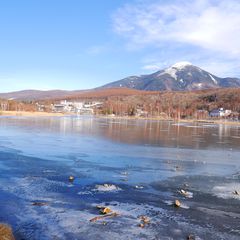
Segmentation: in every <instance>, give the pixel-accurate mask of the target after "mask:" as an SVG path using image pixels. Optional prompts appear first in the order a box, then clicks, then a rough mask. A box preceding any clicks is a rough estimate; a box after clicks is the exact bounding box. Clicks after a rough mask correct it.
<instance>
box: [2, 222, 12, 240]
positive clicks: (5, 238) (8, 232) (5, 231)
mask: <svg viewBox="0 0 240 240" xmlns="http://www.w3.org/2000/svg"><path fill="white" fill-rule="evenodd" d="M0 239H1V240H15V238H14V236H13V232H12V229H11V227H9V226H8V225H6V224H2V223H0Z"/></svg>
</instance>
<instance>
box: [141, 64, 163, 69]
mask: <svg viewBox="0 0 240 240" xmlns="http://www.w3.org/2000/svg"><path fill="white" fill-rule="evenodd" d="M142 69H143V70H147V71H158V70H160V69H161V67H160V66H158V65H156V64H151V65H145V66H143V67H142Z"/></svg>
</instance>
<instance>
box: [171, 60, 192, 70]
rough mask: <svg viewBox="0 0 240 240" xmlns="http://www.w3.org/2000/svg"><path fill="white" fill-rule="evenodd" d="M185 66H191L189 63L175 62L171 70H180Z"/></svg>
mask: <svg viewBox="0 0 240 240" xmlns="http://www.w3.org/2000/svg"><path fill="white" fill-rule="evenodd" d="M187 66H192V64H191V63H190V62H185V61H184V62H177V63H175V64H173V65H172V66H171V68H177V69H178V70H181V69H183V68H185V67H187Z"/></svg>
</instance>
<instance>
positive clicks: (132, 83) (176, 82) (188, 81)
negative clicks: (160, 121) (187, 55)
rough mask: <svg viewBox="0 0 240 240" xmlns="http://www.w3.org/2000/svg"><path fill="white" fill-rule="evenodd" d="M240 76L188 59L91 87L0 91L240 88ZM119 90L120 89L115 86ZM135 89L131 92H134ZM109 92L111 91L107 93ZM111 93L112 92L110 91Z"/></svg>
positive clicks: (22, 95)
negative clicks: (209, 69) (210, 69)
mask: <svg viewBox="0 0 240 240" xmlns="http://www.w3.org/2000/svg"><path fill="white" fill-rule="evenodd" d="M238 87H240V79H239V78H230V77H226V78H220V77H217V76H216V75H214V74H211V73H209V72H207V71H205V70H203V69H201V68H199V67H197V66H194V65H192V64H191V63H189V62H178V63H175V64H174V65H172V66H170V67H168V68H165V69H162V70H159V71H157V72H154V73H151V74H145V75H140V76H129V77H126V78H124V79H121V80H118V81H114V82H111V83H108V84H105V85H103V86H101V87H98V88H94V89H89V90H72V91H71V90H58V89H56V90H46V91H44V90H34V89H28V90H21V91H15V92H8V93H0V98H3V99H14V100H21V101H36V100H46V99H59V98H66V97H71V96H77V95H79V96H80V95H82V94H85V95H86V94H87V93H89V94H90V95H91V96H93V94H94V91H95V92H96V95H99V92H97V91H99V90H101V89H109V91H111V90H110V89H116V88H120V89H121V95H122V94H124V91H126V92H128V93H129V94H130V92H129V91H127V90H124V89H125V88H128V89H133V90H140V91H150V92H151V91H195V90H207V89H216V88H238ZM113 93H114V94H115V93H116V94H117V93H119V91H116V90H114V91H113ZM133 93H134V92H131V94H130V95H132V94H133ZM107 95H109V93H108V94H107ZM110 95H111V94H110Z"/></svg>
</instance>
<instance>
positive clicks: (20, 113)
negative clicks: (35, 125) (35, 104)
mask: <svg viewBox="0 0 240 240" xmlns="http://www.w3.org/2000/svg"><path fill="white" fill-rule="evenodd" d="M0 115H1V116H19V117H21V116H23V117H52V116H64V114H63V113H54V112H27V111H1V112H0ZM0 240H1V239H0Z"/></svg>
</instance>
